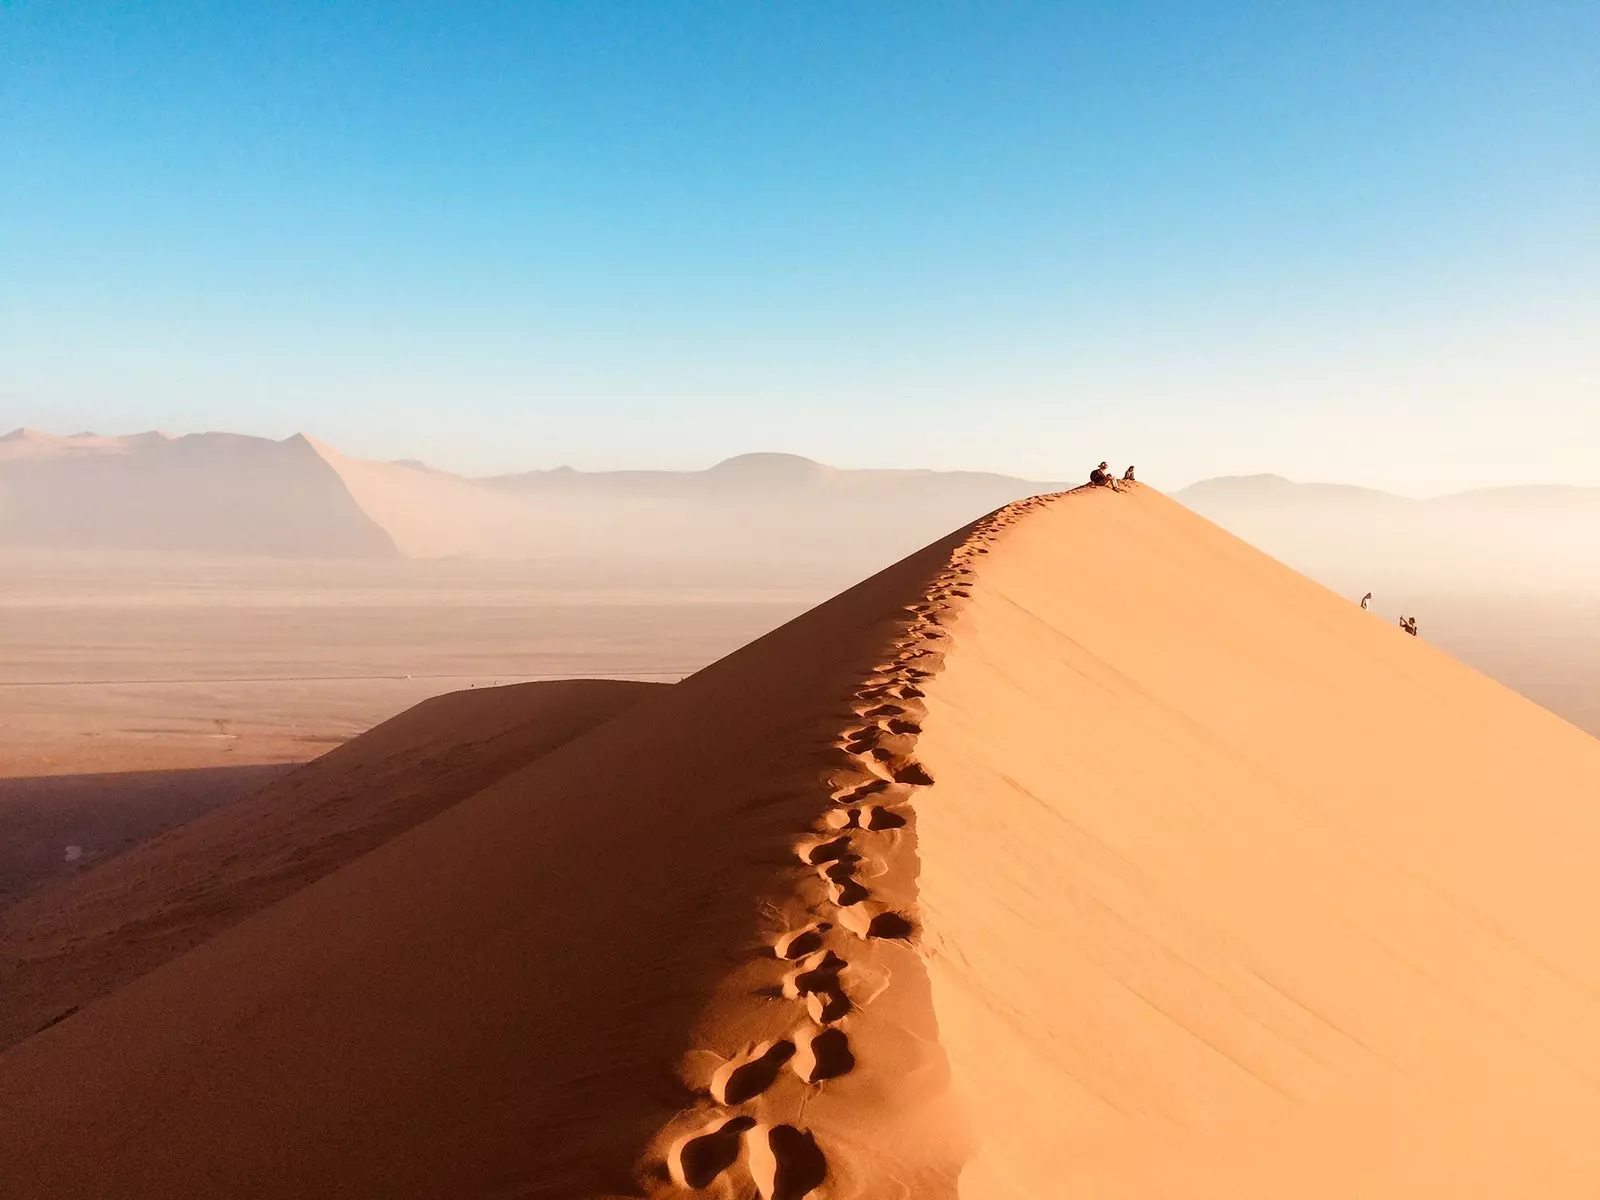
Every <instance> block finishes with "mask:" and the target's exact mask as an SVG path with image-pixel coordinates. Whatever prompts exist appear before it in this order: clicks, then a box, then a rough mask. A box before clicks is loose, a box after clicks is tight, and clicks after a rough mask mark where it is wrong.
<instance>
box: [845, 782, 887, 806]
mask: <svg viewBox="0 0 1600 1200" xmlns="http://www.w3.org/2000/svg"><path fill="white" fill-rule="evenodd" d="M888 790H889V781H888V780H887V779H873V780H871V781H869V782H867V783H863V784H861V785H860V786H858V787H853V788H850V789H849V790H847V791H845V792H842V793H840V794H839V795H837V796H835V797H834V798H833V800H834V803H836V804H856V803H858V802H859V801H862V800H865V799H866V798H867V797H868V796H876V795H877V794H878V793H879V792H885V791H888Z"/></svg>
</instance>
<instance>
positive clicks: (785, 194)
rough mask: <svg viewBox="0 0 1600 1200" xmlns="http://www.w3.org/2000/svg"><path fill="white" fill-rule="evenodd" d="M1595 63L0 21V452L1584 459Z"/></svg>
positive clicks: (284, 19)
mask: <svg viewBox="0 0 1600 1200" xmlns="http://www.w3.org/2000/svg"><path fill="white" fill-rule="evenodd" d="M1597 59H1600V9H1597V8H1595V7H1594V6H1591V5H1575V4H1554V5H1546V6H1539V7H1537V8H1533V9H1526V8H1511V7H1506V6H1502V5H1498V4H1469V5H1458V6H1453V7H1451V8H1450V9H1449V10H1448V11H1445V10H1430V9H1427V8H1423V7H1416V6H1407V7H1402V8H1390V9H1385V10H1381V11H1380V10H1368V11H1356V10H1348V9H1345V10H1327V9H1320V10H1319V9H1317V8H1314V7H1310V6H1300V5H1271V6H1256V7H1253V8H1252V7H1248V6H1247V7H1246V8H1243V9H1241V8H1239V7H1238V6H1227V7H1223V6H1209V5H1191V4H1183V5H1179V4H1174V3H1145V4H1139V5H1132V6H1123V7H1119V8H1116V9H1101V10H1090V9H1083V8H1073V7H1069V6H1045V5H1019V6H1012V7H1008V8H1006V9H1004V10H996V9H992V8H987V9H985V8H962V7H950V6H940V7H934V8H919V9H917V10H915V11H912V10H896V9H892V8H891V9H866V10H862V9H853V10H846V9H839V8H835V9H820V10H818V9H807V10H805V11H803V12H802V11H799V10H793V11H785V10H772V9H737V8H728V7H723V6H710V7H707V6H701V5H688V4H662V5H652V6H649V7H638V6H631V7H627V8H613V7H609V6H608V7H596V6H581V5H579V6H567V7H563V8H559V9H554V8H548V7H535V8H518V7H514V6H503V5H471V6H440V5H427V4H425V5H418V6H410V7H407V8H405V9H403V10H399V9H391V10H383V11H381V12H368V11H356V10H349V9H341V8H338V7H333V8H328V7H324V6H308V5H290V6H287V7H276V8H274V9H272V10H270V11H268V10H261V11H259V12H243V11H237V10H216V11H212V12H201V11H198V10H188V9H180V8H174V7H169V6H164V5H154V6H138V7H137V8H130V7H127V6H122V5H111V4H105V3H91V4H85V5H77V6H74V7H73V8H72V10H71V11H70V12H67V11H64V10H51V9H48V8H42V7H34V6H24V7H20V8H19V7H16V6H10V7H7V8H6V9H4V10H0V103H4V104H5V105H6V108H7V111H8V113H9V114H10V118H9V119H8V120H7V121H6V122H5V124H4V127H3V129H0V154H3V155H4V157H5V160H6V161H7V162H8V163H9V164H10V167H11V169H10V170H9V171H8V186H7V187H6V189H4V191H3V192H0V221H3V222H4V224H5V225H6V227H7V228H10V229H13V230H26V231H27V236H26V237H13V238H10V239H0V279H3V280H4V283H3V284H0V426H5V427H10V426H13V425H29V426H37V427H40V428H45V429H56V430H77V429H85V428H93V429H95V430H97V431H103V432H106V433H122V432H133V431H137V430H142V429H146V428H163V429H170V430H174V431H187V430H199V429H207V428H214V429H228V430H233V431H237V432H242V433H249V434H255V435H261V436H268V437H274V438H281V437H284V436H287V435H289V434H291V433H293V432H296V431H297V430H299V429H302V428H309V429H310V431H311V432H313V433H315V434H316V436H318V437H320V438H323V439H325V440H327V441H328V442H330V443H332V444H334V445H337V446H339V447H340V448H341V450H342V451H343V452H345V453H347V454H350V455H353V456H355V457H359V458H365V459H379V460H392V459H400V458H422V459H424V460H425V461H427V462H429V463H431V464H432V465H435V466H437V467H439V468H442V469H444V470H448V471H452V472H457V473H461V474H466V475H475V476H482V475H493V474H501V473H505V472H507V471H511V470H526V469H533V468H538V467H554V466H557V465H563V464H565V465H570V466H573V467H575V468H579V469H597V468H664V469H683V468H687V467H691V466H695V465H704V464H706V463H708V462H715V461H718V460H720V459H724V458H727V457H730V456H732V455H734V454H737V453H740V452H743V451H747V450H750V449H753V448H761V447H770V448H779V449H783V450H788V451H791V452H793V453H797V454H800V455H804V456H805V457H808V458H812V459H815V460H818V461H822V462H827V463H831V464H834V465H837V466H840V467H865V466H875V467H925V468H932V469H970V470H981V471H992V472H998V473H1003V474H1009V475H1014V476H1018V477H1021V478H1033V479H1055V478H1076V477H1078V476H1079V475H1080V474H1081V472H1082V469H1083V466H1084V464H1085V463H1086V462H1087V463H1092V462H1095V461H1098V460H1099V459H1101V458H1108V459H1113V460H1118V461H1122V462H1129V461H1131V462H1134V463H1136V464H1138V465H1139V467H1140V468H1141V469H1142V470H1143V471H1144V472H1145V473H1146V474H1147V475H1148V477H1149V478H1151V479H1160V480H1165V481H1169V482H1170V483H1171V484H1182V483H1187V482H1190V481H1193V480H1198V479H1203V478H1209V477H1213V476H1217V475H1232V474H1249V473H1253V472H1257V471H1262V470H1268V471H1273V472H1276V473H1280V474H1283V475H1287V476H1290V477H1294V478H1301V479H1329V480H1341V481H1346V482H1350V483H1355V484H1361V485H1366V486H1376V487H1382V488H1385V489H1389V490H1396V491H1402V492H1408V493H1423V494H1427V493H1439V492H1448V491H1454V490H1460V489H1463V488H1468V487H1474V486H1484V485H1489V484H1493V483H1498V482H1505V481H1512V482H1525V481H1539V480H1561V481H1564V482H1569V483H1573V484H1586V485H1593V484H1600V460H1597V459H1595V457H1594V456H1593V455H1592V454H1590V453H1589V450H1588V447H1589V446H1590V445H1591V444H1593V442H1594V441H1595V439H1596V435H1597V434H1600V404H1595V403H1594V395H1595V384H1596V381H1597V380H1600V339H1596V338H1595V337H1594V336H1593V331H1594V330H1595V329H1596V328H1600V291H1597V290H1596V287H1595V280H1596V279H1597V278H1600V199H1597V197H1600V191H1597V188H1596V180H1597V178H1600V138H1596V137H1595V136H1594V134H1595V130H1596V129H1597V128H1600V87H1597V86H1596V83H1595V75H1594V71H1593V63H1594V61H1596V60H1597ZM109 197H115V198H116V202H115V203H109V202H108V198H109ZM308 418H311V419H308Z"/></svg>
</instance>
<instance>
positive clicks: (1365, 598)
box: [1361, 592, 1372, 612]
mask: <svg viewBox="0 0 1600 1200" xmlns="http://www.w3.org/2000/svg"><path fill="white" fill-rule="evenodd" d="M1371 599H1372V593H1371V592H1368V593H1367V594H1366V595H1365V596H1363V597H1361V611H1362V612H1366V611H1367V601H1368V600H1371Z"/></svg>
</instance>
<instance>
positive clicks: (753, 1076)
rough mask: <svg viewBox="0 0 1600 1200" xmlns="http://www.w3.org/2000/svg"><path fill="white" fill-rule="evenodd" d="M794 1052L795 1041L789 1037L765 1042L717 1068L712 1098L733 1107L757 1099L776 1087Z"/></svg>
mask: <svg viewBox="0 0 1600 1200" xmlns="http://www.w3.org/2000/svg"><path fill="white" fill-rule="evenodd" d="M794 1054H795V1044H794V1043H793V1042H791V1041H789V1040H788V1039H787V1038H783V1039H780V1040H778V1041H775V1042H763V1043H761V1045H759V1046H757V1047H756V1048H755V1049H754V1050H752V1051H750V1053H749V1054H747V1055H745V1056H743V1057H742V1058H736V1059H734V1060H733V1061H732V1062H730V1063H724V1064H723V1065H722V1066H721V1067H719V1068H717V1073H716V1074H715V1075H713V1076H712V1077H711V1098H712V1099H713V1100H715V1101H716V1102H717V1103H718V1104H726V1105H729V1106H730V1107H731V1106H732V1105H735V1104H743V1103H744V1102H745V1101H746V1100H751V1099H754V1098H755V1097H756V1096H759V1095H760V1094H761V1093H762V1092H764V1091H766V1090H767V1089H768V1088H769V1087H771V1086H772V1084H773V1081H774V1080H776V1079H777V1078H778V1072H779V1071H781V1070H782V1069H783V1064H784V1063H786V1062H788V1061H789V1060H790V1059H791V1058H793V1057H794Z"/></svg>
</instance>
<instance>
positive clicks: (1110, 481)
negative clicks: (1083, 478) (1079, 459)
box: [1089, 462, 1134, 491]
mask: <svg viewBox="0 0 1600 1200" xmlns="http://www.w3.org/2000/svg"><path fill="white" fill-rule="evenodd" d="M1089 482H1090V483H1092V484H1094V486H1095V487H1108V488H1110V489H1111V490H1112V491H1116V490H1117V477H1116V476H1115V475H1113V474H1112V473H1111V468H1110V467H1108V466H1106V464H1105V463H1103V462H1102V463H1101V464H1100V465H1099V466H1098V467H1096V468H1095V469H1094V470H1092V471H1090V472H1089ZM1122 482H1123V483H1133V482H1134V478H1133V468H1132V467H1131V466H1130V467H1129V468H1128V469H1127V470H1126V471H1124V472H1123V473H1122Z"/></svg>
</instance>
